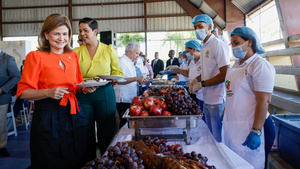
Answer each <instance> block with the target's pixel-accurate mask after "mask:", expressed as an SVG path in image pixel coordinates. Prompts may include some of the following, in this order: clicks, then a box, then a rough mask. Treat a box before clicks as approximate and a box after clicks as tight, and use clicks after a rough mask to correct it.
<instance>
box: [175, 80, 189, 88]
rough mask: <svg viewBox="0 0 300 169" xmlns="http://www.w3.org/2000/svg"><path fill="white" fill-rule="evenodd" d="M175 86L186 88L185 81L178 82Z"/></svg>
mask: <svg viewBox="0 0 300 169" xmlns="http://www.w3.org/2000/svg"><path fill="white" fill-rule="evenodd" d="M176 84H177V85H180V86H183V87H185V86H187V85H186V82H185V81H180V82H177V83H176Z"/></svg>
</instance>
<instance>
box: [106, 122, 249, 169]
mask: <svg viewBox="0 0 300 169" xmlns="http://www.w3.org/2000/svg"><path fill="white" fill-rule="evenodd" d="M166 133H167V132H166ZM193 134H194V135H199V139H198V140H197V141H195V142H194V143H193V144H191V145H186V144H185V142H184V141H181V140H170V141H168V144H181V145H182V147H183V151H184V152H185V153H187V152H192V151H195V152H196V153H201V154H202V155H204V156H206V157H207V158H208V162H207V163H208V165H214V166H215V167H216V168H217V169H254V167H253V166H252V165H250V164H249V163H248V162H247V161H245V160H244V159H242V158H241V157H240V156H239V155H237V154H236V153H235V152H233V151H232V150H230V149H229V148H228V147H227V146H226V145H224V144H223V143H217V142H216V141H215V139H214V138H213V136H212V135H211V133H210V131H209V129H208V128H207V126H206V124H205V123H204V121H203V120H200V121H199V126H198V128H197V129H196V132H194V133H193ZM133 136H134V129H129V128H128V127H127V125H124V126H123V127H122V128H121V129H120V131H119V132H118V134H117V135H116V136H115V138H114V139H113V141H112V142H111V145H115V144H116V143H117V142H120V141H130V140H132V138H133Z"/></svg>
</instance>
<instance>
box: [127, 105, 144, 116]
mask: <svg viewBox="0 0 300 169" xmlns="http://www.w3.org/2000/svg"><path fill="white" fill-rule="evenodd" d="M129 111H130V116H139V115H140V114H141V112H142V111H143V106H140V105H132V106H130V108H129Z"/></svg>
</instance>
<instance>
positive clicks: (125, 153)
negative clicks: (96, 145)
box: [82, 142, 145, 169]
mask: <svg viewBox="0 0 300 169" xmlns="http://www.w3.org/2000/svg"><path fill="white" fill-rule="evenodd" d="M141 154H142V152H141V151H137V152H136V151H135V149H134V148H133V147H130V146H128V143H126V142H123V143H122V142H118V143H117V144H116V145H115V146H110V147H109V148H108V149H107V154H105V155H103V156H102V158H100V159H99V158H96V159H95V160H93V161H90V162H88V163H87V164H86V165H85V166H84V167H83V168H82V169H144V168H145V166H144V165H143V160H142V159H140V158H139V156H140V155H141Z"/></svg>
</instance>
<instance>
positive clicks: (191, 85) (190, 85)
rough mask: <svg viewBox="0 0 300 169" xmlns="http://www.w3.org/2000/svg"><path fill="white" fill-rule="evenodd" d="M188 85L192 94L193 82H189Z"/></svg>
mask: <svg viewBox="0 0 300 169" xmlns="http://www.w3.org/2000/svg"><path fill="white" fill-rule="evenodd" d="M187 85H188V87H189V92H190V94H192V91H193V83H192V82H187Z"/></svg>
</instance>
